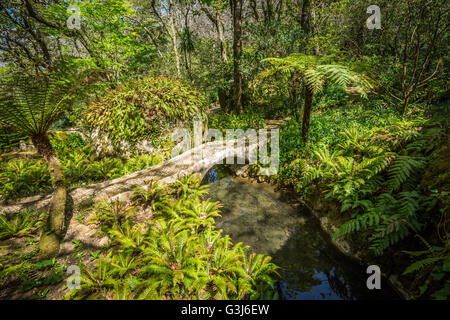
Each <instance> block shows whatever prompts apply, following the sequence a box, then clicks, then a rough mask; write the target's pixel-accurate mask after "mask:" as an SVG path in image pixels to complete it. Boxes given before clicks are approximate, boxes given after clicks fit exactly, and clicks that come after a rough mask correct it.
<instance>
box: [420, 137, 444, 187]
mask: <svg viewBox="0 0 450 320" xmlns="http://www.w3.org/2000/svg"><path fill="white" fill-rule="evenodd" d="M436 154H437V156H436V158H435V159H434V160H433V161H432V162H431V163H430V165H429V166H428V169H427V170H426V172H425V174H424V175H423V176H422V181H421V185H422V187H423V188H425V189H428V190H432V189H442V188H443V187H446V188H448V186H449V181H450V162H449V161H448V159H450V140H449V138H447V141H446V143H445V145H444V146H442V147H441V148H440V149H439V150H438V151H437V152H436Z"/></svg>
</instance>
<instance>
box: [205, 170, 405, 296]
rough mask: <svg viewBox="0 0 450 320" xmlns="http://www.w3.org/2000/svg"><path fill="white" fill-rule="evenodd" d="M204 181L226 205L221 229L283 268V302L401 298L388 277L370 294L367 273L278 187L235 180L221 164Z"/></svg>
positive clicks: (215, 198) (280, 286)
mask: <svg viewBox="0 0 450 320" xmlns="http://www.w3.org/2000/svg"><path fill="white" fill-rule="evenodd" d="M203 183H205V184H209V197H210V198H211V199H212V200H213V201H220V202H221V203H222V205H223V208H222V209H221V217H218V218H216V227H217V229H223V232H224V233H225V234H228V235H229V236H230V237H231V239H232V240H233V242H234V243H237V242H243V244H244V245H249V246H250V247H251V250H252V251H253V252H255V253H262V254H265V255H269V256H271V257H272V258H273V260H272V262H274V263H275V264H277V265H278V266H279V267H280V270H279V273H280V281H279V282H278V284H277V290H278V292H279V294H280V298H282V299H290V300H292V299H307V300H313V299H314V300H316V299H321V300H360V299H399V296H398V295H397V294H396V293H395V291H394V290H393V289H392V288H390V287H389V285H388V283H387V282H386V281H385V280H384V279H382V281H381V290H369V289H368V288H367V286H366V281H367V278H368V277H369V275H368V274H367V273H366V269H365V268H363V267H362V266H361V265H359V264H358V263H356V262H355V261H353V260H352V259H350V258H348V257H346V256H345V255H343V254H342V253H341V252H340V251H338V249H337V248H336V247H334V246H333V245H332V243H331V242H330V239H329V237H328V235H326V234H325V233H324V232H323V230H322V229H321V228H320V226H319V224H318V221H317V220H316V218H315V217H313V216H312V215H311V214H310V213H309V212H306V211H305V210H304V209H302V208H300V207H298V206H296V205H295V204H294V203H292V201H291V200H289V199H288V198H289V197H288V196H287V195H286V194H283V193H282V192H279V191H276V190H275V188H274V187H273V186H271V185H269V184H266V183H254V182H253V183H252V182H251V181H250V180H248V179H244V178H240V177H232V176H231V175H229V174H227V173H226V171H224V169H223V168H221V167H220V166H216V167H214V168H212V169H211V170H210V171H209V172H208V173H207V174H206V176H205V178H204V180H203ZM290 198H291V199H292V197H290Z"/></svg>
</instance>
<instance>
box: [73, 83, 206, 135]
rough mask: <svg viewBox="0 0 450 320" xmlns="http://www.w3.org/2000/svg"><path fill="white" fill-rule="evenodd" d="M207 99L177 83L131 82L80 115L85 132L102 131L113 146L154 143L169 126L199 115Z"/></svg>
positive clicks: (96, 102) (113, 91)
mask: <svg viewBox="0 0 450 320" xmlns="http://www.w3.org/2000/svg"><path fill="white" fill-rule="evenodd" d="M205 107H206V100H205V98H204V97H203V95H202V94H201V93H199V92H198V91H196V90H195V89H193V88H192V87H191V86H190V85H188V84H186V83H183V82H181V81H179V80H175V79H171V78H166V77H156V78H145V79H142V80H136V81H130V82H127V83H126V84H124V85H121V86H119V87H117V88H116V89H113V90H111V91H109V92H108V93H106V95H105V96H104V97H102V98H100V99H99V100H98V101H94V102H92V103H91V104H90V105H89V106H88V107H87V109H86V110H85V111H84V112H83V120H82V123H83V125H84V126H85V127H86V128H88V130H90V131H92V130H95V129H97V130H100V131H101V132H105V133H106V134H107V136H108V137H109V139H110V140H111V142H112V143H116V144H117V143H120V142H121V141H122V140H125V141H126V142H128V143H136V142H137V141H141V140H144V139H149V140H152V141H154V142H155V143H156V142H157V139H158V138H160V136H161V134H162V133H163V132H164V130H167V129H169V128H170V125H171V124H172V125H174V124H175V123H177V122H178V123H180V122H182V121H185V120H187V119H191V118H192V117H194V116H198V115H201V113H202V112H203V111H204V109H205Z"/></svg>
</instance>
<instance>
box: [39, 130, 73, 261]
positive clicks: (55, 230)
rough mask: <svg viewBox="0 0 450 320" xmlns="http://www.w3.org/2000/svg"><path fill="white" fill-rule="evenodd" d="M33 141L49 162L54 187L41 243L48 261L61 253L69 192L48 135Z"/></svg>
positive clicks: (42, 250) (42, 251) (40, 254)
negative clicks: (60, 245)
mask: <svg viewBox="0 0 450 320" xmlns="http://www.w3.org/2000/svg"><path fill="white" fill-rule="evenodd" d="M32 141H33V144H34V146H35V147H36V149H37V151H38V153H39V154H41V155H42V156H43V157H44V159H45V160H46V161H47V165H48V170H49V172H50V178H51V181H52V186H53V195H52V200H51V202H50V206H49V215H48V219H47V223H46V224H45V226H44V228H43V230H42V234H41V238H40V241H39V256H40V258H42V259H46V258H49V257H52V256H55V255H57V254H58V252H59V244H60V241H61V239H62V236H63V233H64V222H65V209H66V198H67V191H66V184H65V179H64V173H63V169H62V166H61V163H60V162H59V160H58V158H57V157H56V154H55V151H54V150H53V147H52V145H51V144H50V140H49V138H48V136H47V134H41V135H36V136H34V137H32Z"/></svg>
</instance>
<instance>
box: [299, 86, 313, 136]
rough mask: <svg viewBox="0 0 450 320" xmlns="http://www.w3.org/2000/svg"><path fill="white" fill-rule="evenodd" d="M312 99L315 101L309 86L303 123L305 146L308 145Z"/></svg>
mask: <svg viewBox="0 0 450 320" xmlns="http://www.w3.org/2000/svg"><path fill="white" fill-rule="evenodd" d="M312 99H313V92H312V90H311V89H310V88H309V87H308V86H306V93H305V106H304V108H303V121H302V138H303V142H304V143H305V144H307V143H308V131H309V121H310V119H311V107H312Z"/></svg>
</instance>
